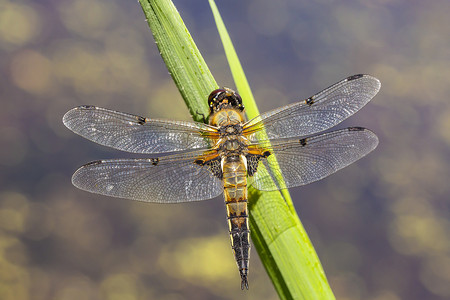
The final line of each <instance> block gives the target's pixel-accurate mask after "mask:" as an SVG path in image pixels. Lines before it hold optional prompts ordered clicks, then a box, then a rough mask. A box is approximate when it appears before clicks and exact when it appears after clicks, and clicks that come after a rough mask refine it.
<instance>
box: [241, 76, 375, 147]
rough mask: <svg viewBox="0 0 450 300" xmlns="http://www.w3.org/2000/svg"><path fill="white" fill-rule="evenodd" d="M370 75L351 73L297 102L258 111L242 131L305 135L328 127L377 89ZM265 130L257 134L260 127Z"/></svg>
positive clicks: (259, 136)
mask: <svg viewBox="0 0 450 300" xmlns="http://www.w3.org/2000/svg"><path fill="white" fill-rule="evenodd" d="M380 86H381V84H380V81H379V80H378V79H376V78H375V77H372V76H370V75H353V76H350V77H347V78H345V79H344V80H341V81H339V82H338V83H336V84H334V85H332V86H330V87H329V88H327V89H325V90H323V91H321V92H320V93H318V94H316V95H314V96H311V97H309V98H308V99H306V100H303V101H301V102H297V103H293V104H290V105H287V106H283V107H280V108H278V109H275V110H272V111H269V112H267V113H264V114H261V115H260V116H259V117H256V118H254V119H252V120H250V121H248V122H247V123H246V124H245V125H244V134H247V135H249V139H250V140H251V141H253V142H257V141H258V139H260V140H261V139H262V140H264V139H266V138H269V139H279V138H290V137H297V136H308V135H312V134H315V133H318V132H321V131H324V130H326V129H329V128H331V127H333V126H335V125H337V124H339V123H340V122H342V121H343V120H345V119H346V118H348V117H350V116H351V115H353V114H354V113H355V112H357V111H358V110H360V109H361V108H362V107H363V106H364V105H366V104H367V103H368V102H369V101H370V100H371V99H372V98H373V97H374V96H375V95H376V94H377V93H378V91H379V90H380ZM263 128H264V130H265V132H266V133H267V137H266V136H265V135H264V134H260V132H262V131H263V130H262V129H263Z"/></svg>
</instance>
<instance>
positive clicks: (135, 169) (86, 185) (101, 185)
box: [72, 151, 223, 203]
mask: <svg viewBox="0 0 450 300" xmlns="http://www.w3.org/2000/svg"><path fill="white" fill-rule="evenodd" d="M202 153H203V152H202V151H196V152H191V153H189V154H182V155H172V156H165V157H161V158H151V159H111V160H101V161H95V162H92V163H89V164H86V165H84V166H82V167H81V168H79V169H78V170H77V171H76V172H75V173H74V174H73V177H72V183H73V184H74V185H75V186H76V187H78V188H80V189H82V190H86V191H89V192H92V193H98V194H102V195H107V196H113V197H120V198H127V199H132V200H141V201H147V202H157V203H178V202H189V201H198V200H206V199H210V198H214V197H216V196H218V195H220V194H221V193H222V192H223V183H222V181H221V180H220V179H219V178H217V177H214V176H213V174H212V172H211V171H210V170H209V168H208V166H206V165H205V166H200V165H197V164H195V163H194V161H195V160H196V158H197V157H199V155H201V154H202Z"/></svg>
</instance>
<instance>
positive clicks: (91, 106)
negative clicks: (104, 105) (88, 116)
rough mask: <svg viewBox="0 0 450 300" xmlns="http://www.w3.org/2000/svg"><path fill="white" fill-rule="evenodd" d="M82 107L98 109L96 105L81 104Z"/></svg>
mask: <svg viewBox="0 0 450 300" xmlns="http://www.w3.org/2000/svg"><path fill="white" fill-rule="evenodd" d="M80 108H84V109H96V107H95V106H94V105H81V106H80Z"/></svg>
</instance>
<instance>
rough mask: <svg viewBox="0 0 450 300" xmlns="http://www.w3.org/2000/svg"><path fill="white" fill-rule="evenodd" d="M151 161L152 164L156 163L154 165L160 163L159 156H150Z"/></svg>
mask: <svg viewBox="0 0 450 300" xmlns="http://www.w3.org/2000/svg"><path fill="white" fill-rule="evenodd" d="M150 161H151V162H152V165H154V166H156V165H157V164H159V158H150Z"/></svg>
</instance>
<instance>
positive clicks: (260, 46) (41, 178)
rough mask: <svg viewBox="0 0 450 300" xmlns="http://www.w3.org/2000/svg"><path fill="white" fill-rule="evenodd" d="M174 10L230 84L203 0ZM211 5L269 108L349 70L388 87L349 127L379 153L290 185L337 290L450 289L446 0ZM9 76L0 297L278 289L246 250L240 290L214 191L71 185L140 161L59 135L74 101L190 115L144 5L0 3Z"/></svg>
mask: <svg viewBox="0 0 450 300" xmlns="http://www.w3.org/2000/svg"><path fill="white" fill-rule="evenodd" d="M175 4H176V5H177V8H178V9H179V11H180V13H181V15H182V17H183V18H184V21H185V23H186V25H187V27H188V28H189V30H190V32H191V34H192V36H193V38H194V40H195V41H196V43H197V46H198V48H199V49H200V51H201V52H202V54H203V55H204V58H205V60H206V62H207V64H208V65H209V67H210V68H211V71H212V73H213V75H214V76H215V77H216V79H217V82H218V83H219V84H220V85H222V86H228V87H231V88H233V87H234V86H235V85H234V84H233V81H232V79H231V76H230V71H229V69H228V66H227V63H226V60H225V57H224V53H223V49H222V46H221V43H220V41H219V37H218V34H217V32H216V28H215V24H214V21H213V17H212V15H211V11H210V8H209V6H208V3H207V1H206V0H191V1H175ZM217 4H218V7H219V9H220V11H221V13H222V16H223V19H224V21H225V23H226V25H227V26H228V30H229V32H230V35H231V37H232V39H233V41H234V43H235V47H236V50H237V52H238V54H239V56H240V59H241V62H242V64H243V67H244V69H245V71H246V74H247V77H248V79H249V82H250V84H251V86H252V89H253V91H254V95H255V98H256V101H257V103H258V104H259V108H260V111H262V112H264V111H267V110H269V109H273V108H276V107H279V106H281V105H284V104H288V103H292V102H294V101H298V100H301V99H304V98H307V97H309V96H311V95H313V94H314V93H316V92H318V91H320V90H322V89H323V88H326V87H327V86H329V85H331V84H333V83H335V82H337V81H338V80H340V79H343V78H345V77H347V76H349V75H353V74H358V73H368V74H372V75H374V76H376V77H377V78H379V79H380V80H381V82H382V88H381V92H380V93H379V94H378V95H377V96H376V97H375V99H374V100H373V101H371V102H370V103H369V104H368V105H367V106H366V107H365V108H363V109H362V110H361V111H360V112H358V113H357V114H356V115H354V116H353V117H351V118H350V119H349V120H347V121H345V122H344V123H343V124H340V125H339V127H340V128H342V127H346V126H364V127H367V128H370V129H372V130H373V131H374V132H376V133H377V134H378V136H379V138H380V145H379V146H378V148H377V149H376V150H375V151H374V152H373V153H371V154H370V155H369V156H367V157H366V158H364V159H362V160H360V161H358V162H357V163H355V164H353V165H352V166H350V167H348V168H346V169H344V170H342V171H340V172H338V173H336V174H334V175H332V176H330V177H328V178H326V179H324V180H322V181H320V182H317V183H313V184H310V185H308V186H304V187H300V188H295V189H291V190H290V191H291V195H292V197H293V199H294V203H295V206H296V208H297V211H298V213H299V215H300V218H301V220H302V221H303V223H304V225H305V227H306V230H307V232H308V233H309V235H310V237H311V240H312V242H313V244H314V246H315V248H316V251H317V253H318V255H319V257H320V259H321V262H322V264H323V267H324V270H325V272H326V274H327V277H328V280H329V282H330V284H331V287H332V289H333V291H334V293H335V295H336V297H337V298H338V299H348V300H353V299H370V300H397V299H410V300H414V299H436V300H437V299H449V298H450V256H449V253H450V240H449V236H450V222H449V216H450V214H449V211H450V205H449V204H450V201H449V200H450V184H449V182H450V181H449V178H450V176H449V175H450V96H449V95H450V18H449V15H450V2H449V1H447V0H442V1H438V0H436V1H419V0H415V1H411V0H409V1H406V0H403V1H402V0H375V1H370V3H369V2H368V1H357V0H350V1H332V0H320V1H303V0H279V1H270V0H263V1H262V0H259V1H256V0H253V1H238V0H228V1H217ZM0 72H1V74H0V101H1V108H0V299H4V300H10V299H14V300H17V299H36V300H40V299H42V300H44V299H55V300H59V299H61V300H63V299H64V300H70V299H126V300H129V299H130V300H131V299H166V300H179V299H180V300H181V299H236V298H238V297H239V298H242V299H277V295H276V293H275V291H274V289H273V287H272V286H271V283H270V280H269V278H268V277H267V275H266V273H265V271H264V269H263V267H262V266H261V263H260V262H259V259H258V256H257V254H256V251H254V249H253V250H252V258H251V263H250V265H251V270H250V290H249V291H246V292H241V290H240V278H239V275H238V271H237V268H236V265H235V262H234V259H233V255H232V253H231V250H230V246H229V237H228V234H227V226H226V221H225V209H224V204H223V199H222V198H216V199H214V200H211V201H203V202H197V203H188V204H179V205H158V204H147V203H138V202H133V201H128V200H121V199H115V198H108V197H104V196H99V195H93V194H90V193H86V192H83V191H80V190H77V189H76V188H75V187H73V186H72V185H71V183H70V178H71V175H72V173H73V172H74V171H75V170H76V168H78V167H79V166H80V165H82V164H84V163H86V162H89V161H92V160H97V159H102V158H119V157H129V156H130V155H129V154H125V153H121V152H119V151H113V150H109V149H107V148H105V147H102V146H99V145H97V144H94V143H92V142H89V141H87V140H85V139H83V138H81V137H79V136H77V135H75V134H73V133H72V132H70V131H69V130H68V129H66V128H65V127H64V126H63V124H62V122H61V118H62V116H63V114H64V113H65V112H66V111H68V110H69V109H70V108H72V107H74V106H77V105H81V104H91V105H97V106H101V107H107V108H110V109H114V110H119V111H124V112H130V113H134V114H140V115H143V116H147V117H157V118H170V119H176V120H190V115H189V113H188V110H187V109H186V107H185V106H184V103H183V101H182V99H181V97H180V95H179V94H178V91H177V89H176V87H175V85H174V84H173V82H172V80H171V78H170V76H169V74H168V72H167V70H166V69H165V66H164V64H163V62H162V59H161V58H160V56H159V53H158V50H157V48H156V45H155V43H154V41H153V39H152V34H151V32H150V30H149V28H148V26H147V24H146V21H145V17H144V14H143V12H142V10H141V7H140V5H139V4H138V2H137V1H125V0H58V1H56V0H40V1H12V0H0ZM205 101H206V99H205ZM198 247H201V248H200V249H201V251H200V250H198V249H199V248H198Z"/></svg>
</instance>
